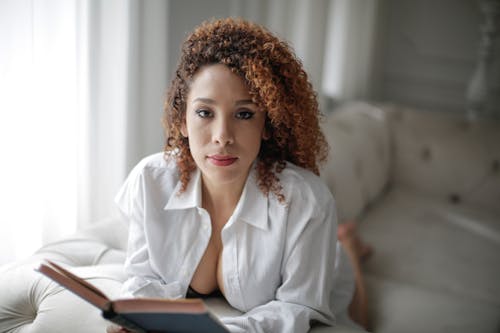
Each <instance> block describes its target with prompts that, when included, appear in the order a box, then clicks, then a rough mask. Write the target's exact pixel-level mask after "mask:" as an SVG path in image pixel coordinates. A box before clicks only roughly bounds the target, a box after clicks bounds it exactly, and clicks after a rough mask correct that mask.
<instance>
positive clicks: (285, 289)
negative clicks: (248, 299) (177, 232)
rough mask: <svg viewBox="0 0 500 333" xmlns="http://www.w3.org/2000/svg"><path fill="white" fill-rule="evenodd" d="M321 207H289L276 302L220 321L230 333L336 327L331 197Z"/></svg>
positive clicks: (301, 332) (299, 331)
mask: <svg viewBox="0 0 500 333" xmlns="http://www.w3.org/2000/svg"><path fill="white" fill-rule="evenodd" d="M327 192H328V193H325V195H326V196H327V198H328V200H323V204H321V205H320V206H318V205H309V204H307V203H308V202H309V203H310V201H308V200H305V201H303V202H305V203H300V202H297V201H296V202H295V203H291V204H290V212H289V219H293V221H291V222H290V224H291V226H290V227H288V230H287V240H286V242H287V245H286V246H285V255H284V258H283V264H282V267H281V276H282V283H281V285H280V286H279V287H278V289H277V291H276V296H275V300H273V301H271V302H268V303H266V304H264V305H261V306H258V307H256V308H254V309H252V310H250V311H249V312H247V313H245V314H243V315H242V316H238V317H232V318H229V317H228V318H222V322H223V323H224V324H225V325H226V326H227V327H228V329H229V330H230V331H231V332H249V333H254V332H255V333H257V332H283V333H285V332H287V333H288V332H294V333H304V332H308V331H309V329H310V325H311V322H321V323H323V324H327V325H333V324H334V323H335V317H334V311H333V308H332V306H333V305H332V302H331V295H332V291H333V286H334V282H333V272H334V265H335V254H336V229H337V218H336V214H335V207H334V202H333V198H332V197H331V194H330V193H329V191H327Z"/></svg>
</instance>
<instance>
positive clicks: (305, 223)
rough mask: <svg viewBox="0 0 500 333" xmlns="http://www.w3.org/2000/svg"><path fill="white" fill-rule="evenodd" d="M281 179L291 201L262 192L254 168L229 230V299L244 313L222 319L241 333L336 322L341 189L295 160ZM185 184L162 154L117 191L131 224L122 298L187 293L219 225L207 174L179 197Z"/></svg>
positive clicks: (225, 252)
mask: <svg viewBox="0 0 500 333" xmlns="http://www.w3.org/2000/svg"><path fill="white" fill-rule="evenodd" d="M279 179H280V184H281V186H282V187H283V190H282V193H283V194H284V195H285V200H286V202H285V203H280V202H279V201H278V200H277V198H276V197H275V196H274V195H273V194H270V195H269V196H265V195H264V194H263V193H262V191H261V190H260V189H259V187H258V184H257V181H256V171H255V169H254V168H252V169H251V171H250V173H249V176H248V179H247V181H246V184H245V187H244V189H243V192H242V195H241V197H240V200H239V202H238V204H237V206H236V208H235V210H234V212H233V214H232V216H231V217H230V219H229V220H228V221H227V223H226V225H225V226H224V228H223V229H222V231H221V239H222V246H223V248H222V273H223V283H224V286H223V287H224V292H225V297H226V299H227V301H228V302H229V304H231V305H232V306H233V307H234V308H236V309H238V310H240V311H242V312H245V314H244V315H242V316H239V317H232V318H222V322H223V323H224V324H225V325H226V326H227V327H228V328H229V329H230V330H231V331H232V332H276V333H277V332H286V333H290V332H307V331H308V330H309V327H310V321H320V322H323V323H326V324H333V323H334V319H335V315H334V309H333V307H334V304H335V302H332V299H331V298H332V297H334V293H333V291H334V290H333V288H334V271H335V269H334V267H335V254H336V227H337V221H336V214H335V208H334V201H333V198H332V195H331V194H330V192H329V190H328V188H327V187H326V186H325V185H324V184H323V182H322V181H321V180H320V179H319V178H318V177H317V176H315V175H314V174H313V173H311V172H309V171H307V170H304V169H302V168H299V167H297V166H295V165H293V164H287V167H286V168H285V169H284V170H283V172H281V173H280V174H279ZM180 186H181V183H180V181H179V175H178V169H177V167H176V164H175V162H174V161H173V159H172V160H169V161H165V159H164V155H163V154H162V153H160V154H156V155H152V156H150V157H148V158H145V159H144V160H143V161H141V162H140V163H139V164H138V165H137V166H136V167H135V168H134V169H133V170H132V172H131V173H130V175H129V177H128V178H127V180H126V182H125V184H124V185H123V187H122V188H121V190H120V191H119V193H118V195H117V196H116V199H115V201H116V203H117V205H118V207H119V208H120V210H121V212H122V213H123V215H124V216H125V217H126V219H127V220H128V221H129V225H130V232H129V243H128V253H127V260H126V263H125V269H126V272H127V274H128V275H129V279H128V280H127V281H126V282H125V284H124V286H123V290H122V291H123V294H125V295H128V296H134V297H138V296H141V297H164V298H181V297H185V296H186V293H187V290H188V287H189V285H190V282H191V279H192V276H193V274H194V272H195V270H196V268H197V266H198V263H199V262H200V260H201V258H202V256H203V254H204V252H205V249H206V247H207V244H208V242H209V239H210V235H211V230H212V227H211V221H210V216H209V214H208V212H207V211H206V210H205V209H203V208H202V204H201V203H202V200H201V195H202V194H201V193H202V191H201V176H200V171H199V170H196V171H195V172H193V174H192V177H191V180H190V182H189V184H188V187H187V189H186V190H185V191H184V192H182V193H180V194H179V189H180ZM344 303H345V302H344ZM347 304H348V302H347ZM336 305H337V304H335V306H336ZM342 307H345V306H344V305H342ZM336 310H338V309H336ZM335 312H337V311H335Z"/></svg>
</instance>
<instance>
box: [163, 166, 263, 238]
mask: <svg viewBox="0 0 500 333" xmlns="http://www.w3.org/2000/svg"><path fill="white" fill-rule="evenodd" d="M256 173H257V171H256V169H255V164H254V165H253V166H252V167H251V169H250V173H249V175H248V177H247V181H246V183H245V187H244V188H243V192H242V193H241V197H240V200H239V201H238V204H237V205H236V208H235V210H234V213H233V215H234V216H235V218H236V219H237V220H241V221H243V222H246V223H248V224H250V225H252V226H254V227H257V228H260V229H264V230H266V229H268V227H269V226H268V205H269V203H268V200H269V198H268V196H266V195H265V194H264V193H262V191H261V190H260V188H259V185H258V184H257V174H256ZM181 186H182V183H181V181H180V180H179V181H178V182H177V185H176V186H175V189H174V192H173V193H172V195H171V196H170V198H169V200H168V202H167V204H166V205H165V207H164V209H165V210H175V209H189V208H196V207H201V172H200V170H199V169H196V170H195V171H194V172H193V174H192V175H191V180H190V181H189V183H188V186H187V188H186V190H185V191H184V192H182V193H180V194H179V190H180V189H181Z"/></svg>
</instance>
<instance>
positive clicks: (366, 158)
mask: <svg viewBox="0 0 500 333" xmlns="http://www.w3.org/2000/svg"><path fill="white" fill-rule="evenodd" d="M323 131H324V133H325V136H326V138H327V140H328V143H329V144H330V148H331V151H330V156H329V159H328V162H327V163H326V165H325V166H324V167H323V168H322V170H321V177H322V178H323V179H324V180H325V181H326V183H327V185H328V187H329V188H330V190H331V191H332V193H333V195H334V197H335V201H336V204H337V210H338V215H339V218H340V220H341V221H342V220H346V219H355V218H357V217H359V215H361V214H362V213H363V211H364V210H365V208H366V207H367V206H368V205H369V204H371V203H372V202H373V201H375V200H376V199H377V197H378V196H379V195H380V194H381V192H382V191H383V190H384V189H385V187H386V186H387V184H388V182H389V172H390V163H391V146H390V131H389V124H388V119H387V116H386V112H385V111H384V110H383V109H381V108H378V107H376V106H374V105H370V104H367V103H362V102H351V103H346V104H345V105H343V106H341V107H339V108H337V109H335V110H334V111H333V112H332V113H331V114H330V115H329V116H328V118H327V121H326V122H325V123H324V124H323Z"/></svg>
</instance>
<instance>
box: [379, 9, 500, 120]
mask: <svg viewBox="0 0 500 333" xmlns="http://www.w3.org/2000/svg"><path fill="white" fill-rule="evenodd" d="M379 20H380V23H381V30H380V35H379V44H378V59H377V63H378V65H377V80H376V84H375V86H374V87H375V90H374V92H373V96H374V97H375V99H377V100H383V101H386V100H389V101H395V102H400V103H403V104H406V105H411V106H417V107H420V108H422V109H429V110H438V111H453V112H465V91H466V87H467V84H468V82H469V80H470V78H471V76H472V73H473V71H474V69H475V66H476V60H477V54H478V46H479V40H480V31H479V27H480V23H481V22H482V20H483V17H482V14H481V12H480V10H479V2H478V1H470V0H440V1H433V0H421V1H415V0H387V1H385V2H383V6H382V8H381V16H380V18H379ZM497 44H498V41H497ZM497 50H498V47H497ZM499 57H500V53H498V52H497V54H496V59H497V60H496V62H497V63H498V62H499V61H498V59H499ZM499 78H500V75H499ZM497 83H498V80H497ZM497 89H498V86H497Z"/></svg>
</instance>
